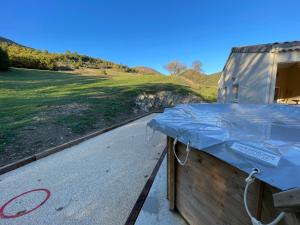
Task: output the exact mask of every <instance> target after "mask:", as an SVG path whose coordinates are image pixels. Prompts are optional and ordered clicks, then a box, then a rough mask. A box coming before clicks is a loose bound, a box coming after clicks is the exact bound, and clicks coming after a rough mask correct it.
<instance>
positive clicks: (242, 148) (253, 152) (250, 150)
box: [231, 143, 280, 166]
mask: <svg viewBox="0 0 300 225" xmlns="http://www.w3.org/2000/svg"><path fill="white" fill-rule="evenodd" d="M231 148H232V149H233V150H235V151H236V152H238V153H241V154H243V155H244V156H248V157H250V158H252V159H256V160H259V161H263V162H265V163H267V164H270V165H272V166H277V165H278V163H279V160H280V156H278V155H275V154H272V153H269V152H266V151H264V150H262V149H259V148H254V147H252V146H249V145H243V144H239V143H234V144H233V145H232V146H231Z"/></svg>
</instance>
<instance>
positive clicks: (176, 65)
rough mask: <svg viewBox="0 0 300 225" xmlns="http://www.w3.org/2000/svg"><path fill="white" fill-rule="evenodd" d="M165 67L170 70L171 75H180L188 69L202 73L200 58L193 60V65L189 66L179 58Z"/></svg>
mask: <svg viewBox="0 0 300 225" xmlns="http://www.w3.org/2000/svg"><path fill="white" fill-rule="evenodd" d="M165 69H166V70H168V71H169V72H170V74H171V75H178V74H180V73H182V72H183V71H185V70H187V69H192V70H194V71H195V72H198V73H202V63H201V62H200V60H195V61H193V63H192V66H191V67H190V68H188V67H187V66H186V65H185V64H184V63H182V62H180V61H179V60H174V61H172V62H169V63H168V64H167V65H165Z"/></svg>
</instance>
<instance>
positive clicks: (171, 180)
mask: <svg viewBox="0 0 300 225" xmlns="http://www.w3.org/2000/svg"><path fill="white" fill-rule="evenodd" d="M173 141H174V139H173V138H171V137H168V138H167V151H168V160H167V168H168V178H167V179H168V183H167V186H168V187H167V188H168V192H167V193H168V199H169V208H170V209H171V210H175V209H176V206H175V195H176V192H175V175H176V174H175V172H176V161H175V157H174V154H173V149H172V148H173Z"/></svg>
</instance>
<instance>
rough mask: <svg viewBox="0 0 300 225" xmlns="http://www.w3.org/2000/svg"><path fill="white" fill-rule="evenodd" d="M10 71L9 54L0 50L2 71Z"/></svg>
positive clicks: (0, 67)
mask: <svg viewBox="0 0 300 225" xmlns="http://www.w3.org/2000/svg"><path fill="white" fill-rule="evenodd" d="M8 69H9V58H8V55H7V52H6V51H4V50H3V49H2V48H0V70H2V71H5V70H8Z"/></svg>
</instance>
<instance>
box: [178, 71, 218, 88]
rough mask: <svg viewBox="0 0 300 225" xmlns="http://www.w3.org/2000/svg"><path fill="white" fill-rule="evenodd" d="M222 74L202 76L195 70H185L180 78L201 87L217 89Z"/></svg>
mask: <svg viewBox="0 0 300 225" xmlns="http://www.w3.org/2000/svg"><path fill="white" fill-rule="evenodd" d="M220 75H221V72H217V73H213V74H210V75H207V74H200V73H199V72H196V71H194V70H185V71H183V72H182V73H180V74H179V75H178V76H179V77H181V78H182V79H184V80H185V81H187V82H191V83H193V84H195V85H196V84H198V85H201V86H207V87H217V86H218V81H219V79H220Z"/></svg>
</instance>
